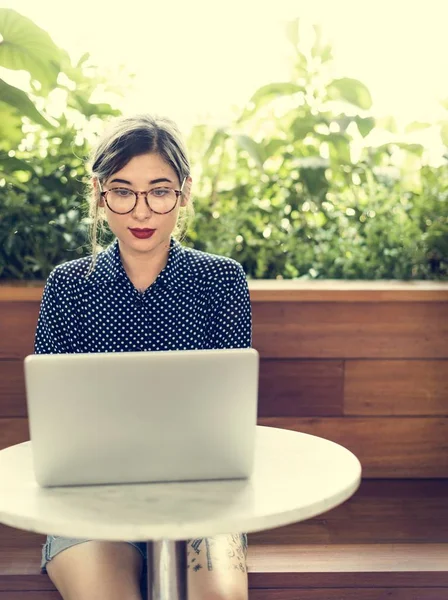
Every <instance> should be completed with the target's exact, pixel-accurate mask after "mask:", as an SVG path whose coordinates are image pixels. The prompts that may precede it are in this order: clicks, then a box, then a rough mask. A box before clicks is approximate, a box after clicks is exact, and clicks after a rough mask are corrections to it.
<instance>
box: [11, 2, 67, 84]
mask: <svg viewBox="0 0 448 600" xmlns="http://www.w3.org/2000/svg"><path fill="white" fill-rule="evenodd" d="M0 34H1V35H2V37H3V41H2V43H1V44H0V65H1V66H3V67H6V68H7V69H13V70H25V71H28V72H29V73H30V74H31V77H32V79H37V80H38V81H39V82H40V83H41V85H42V90H43V92H44V93H48V92H49V91H50V90H52V89H53V88H55V87H56V84H57V77H58V74H59V71H60V66H59V65H60V60H61V54H60V53H61V51H60V49H59V48H58V47H57V46H56V44H55V43H54V42H53V40H52V39H51V37H50V36H49V35H48V33H47V32H46V31H44V30H43V29H41V28H40V27H38V26H37V25H36V24H35V23H33V21H31V20H30V19H28V18H26V17H24V16H23V15H21V14H19V13H18V12H16V11H15V10H12V9H11V8H1V9H0Z"/></svg>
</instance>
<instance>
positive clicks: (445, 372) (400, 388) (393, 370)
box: [344, 360, 448, 416]
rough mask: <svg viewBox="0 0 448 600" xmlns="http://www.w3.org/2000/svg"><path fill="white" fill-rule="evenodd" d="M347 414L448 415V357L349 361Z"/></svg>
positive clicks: (345, 391)
mask: <svg viewBox="0 0 448 600" xmlns="http://www.w3.org/2000/svg"><path fill="white" fill-rule="evenodd" d="M344 414H345V415H358V416H360V415H394V416H398V415H415V416H424V415H427V416H431V415H432V416H436V415H444V416H446V415H448V361H446V360H432V361H430V360H426V361H418V360H412V361H411V360H408V361H406V360H363V361H360V360H359V361H358V360H348V361H346V362H345V389H344Z"/></svg>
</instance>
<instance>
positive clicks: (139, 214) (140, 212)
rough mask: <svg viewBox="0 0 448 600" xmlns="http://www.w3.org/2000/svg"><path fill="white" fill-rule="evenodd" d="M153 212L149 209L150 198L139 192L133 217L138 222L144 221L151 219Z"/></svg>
mask: <svg viewBox="0 0 448 600" xmlns="http://www.w3.org/2000/svg"><path fill="white" fill-rule="evenodd" d="M152 214H153V212H152V210H151V209H150V208H149V204H148V198H147V196H146V194H145V192H137V203H136V205H135V207H134V210H133V211H132V215H133V216H134V217H135V218H136V219H137V220H138V221H144V220H146V219H148V218H151V216H152Z"/></svg>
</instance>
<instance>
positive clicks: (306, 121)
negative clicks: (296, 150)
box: [291, 115, 318, 140]
mask: <svg viewBox="0 0 448 600" xmlns="http://www.w3.org/2000/svg"><path fill="white" fill-rule="evenodd" d="M317 122H318V120H317V119H316V118H315V117H313V116H311V115H308V116H306V117H297V119H296V120H295V121H294V122H293V123H292V124H291V129H292V132H293V134H294V139H295V140H303V139H305V138H306V136H307V135H308V134H309V133H311V132H312V131H314V126H315V125H316V123H317Z"/></svg>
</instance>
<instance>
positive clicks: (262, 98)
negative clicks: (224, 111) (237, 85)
mask: <svg viewBox="0 0 448 600" xmlns="http://www.w3.org/2000/svg"><path fill="white" fill-rule="evenodd" d="M301 91H303V88H302V87H301V86H300V85H297V84H295V83H291V82H289V81H286V82H279V83H268V84H267V85H263V86H262V87H261V88H259V89H258V90H257V91H256V92H255V93H254V94H253V96H252V97H251V99H250V102H251V103H252V104H253V107H251V108H247V109H246V110H245V111H244V112H243V114H242V115H241V117H240V118H239V119H238V123H241V121H243V120H244V119H247V118H248V117H250V116H251V115H252V114H253V113H255V112H256V111H257V110H259V109H260V108H261V107H262V106H264V105H265V104H268V103H269V102H272V100H275V99H276V98H278V97H280V96H291V95H292V94H296V93H297V92H301Z"/></svg>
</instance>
